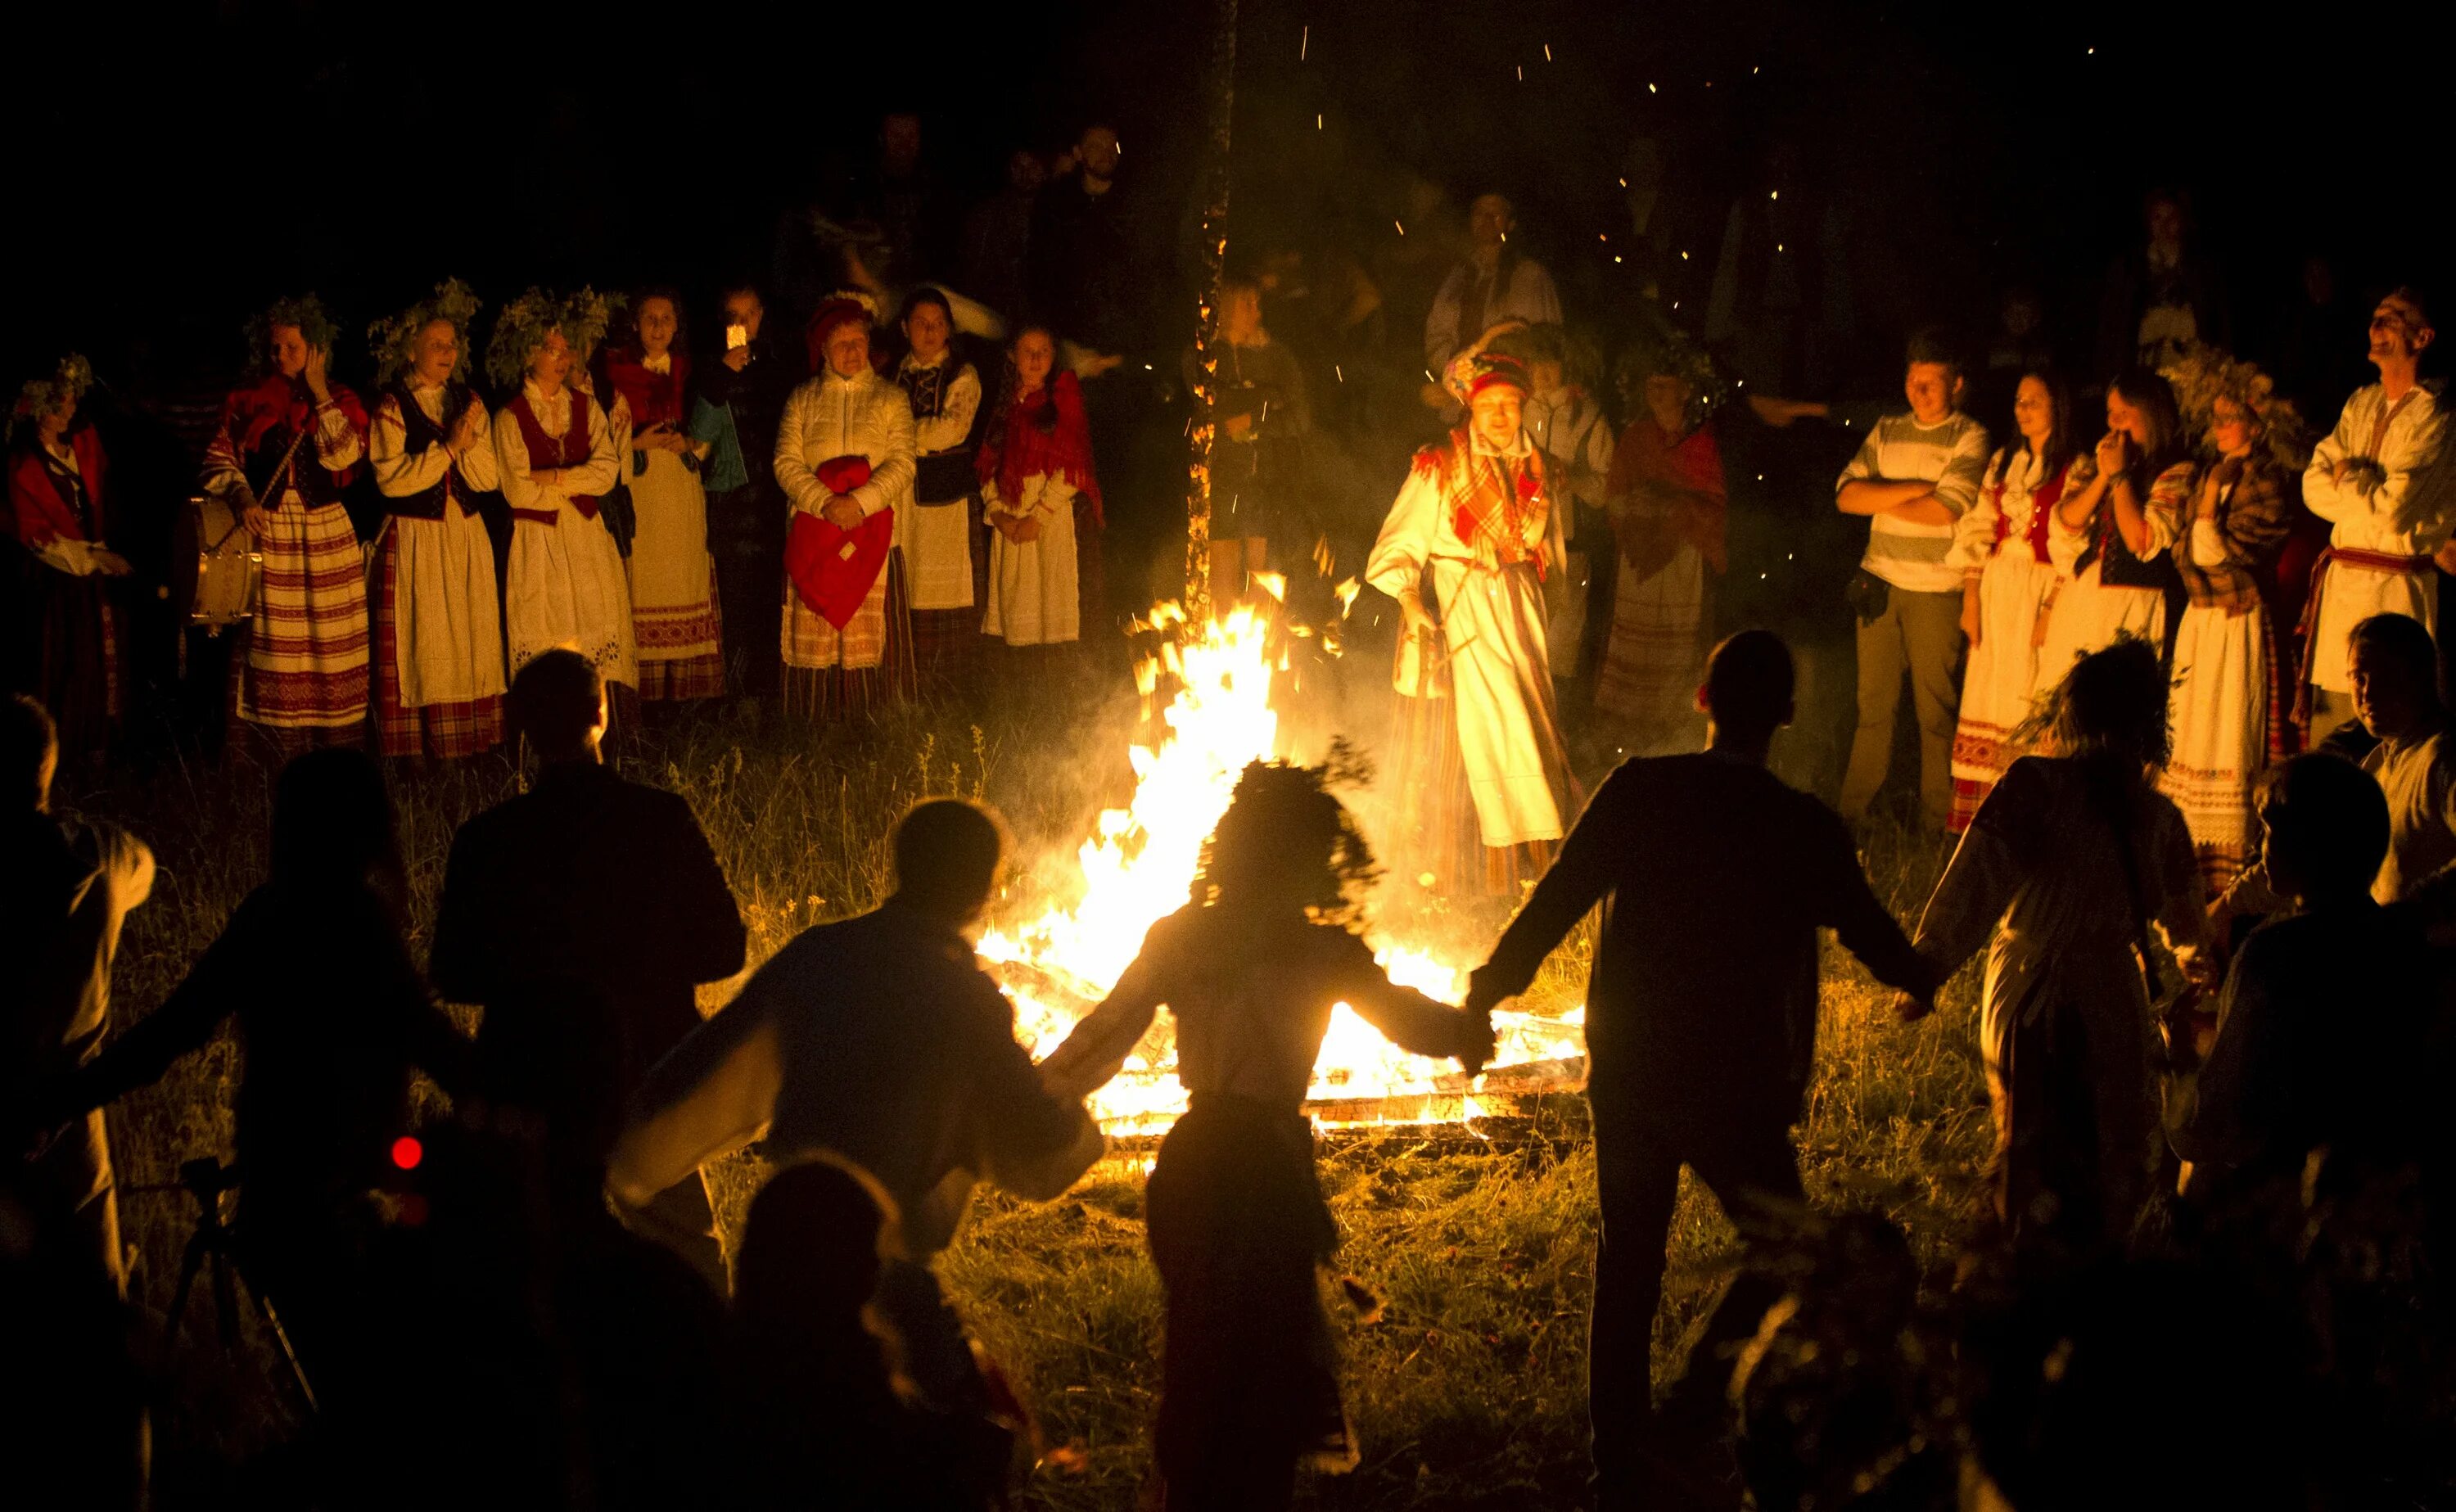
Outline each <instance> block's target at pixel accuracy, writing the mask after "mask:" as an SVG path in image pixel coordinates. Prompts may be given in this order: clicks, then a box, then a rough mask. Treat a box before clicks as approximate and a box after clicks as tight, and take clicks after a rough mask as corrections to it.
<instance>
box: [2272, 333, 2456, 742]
mask: <svg viewBox="0 0 2456 1512" xmlns="http://www.w3.org/2000/svg"><path fill="white" fill-rule="evenodd" d="M2437 335H2438V333H2437V331H2435V330H2434V329H2433V328H2432V326H2431V323H2430V312H2429V310H2428V309H2427V307H2425V304H2424V303H2423V300H2422V297H2421V296H2419V295H2418V294H2416V293H2415V292H2414V291H2413V290H2412V289H2410V288H2400V289H2397V290H2394V291H2392V292H2391V293H2390V294H2388V296H2386V297H2385V298H2384V299H2382V300H2380V302H2379V307H2378V308H2377V309H2375V310H2373V311H2372V312H2371V325H2370V359H2371V364H2372V366H2374V367H2376V368H2378V369H2379V375H2380V380H2379V381H2378V382H2377V383H2374V384H2372V385H2371V386H2370V387H2368V388H2365V389H2363V390H2361V391H2359V392H2357V393H2356V394H2355V395H2354V397H2353V398H2349V399H2347V400H2346V401H2345V410H2344V413H2343V415H2342V416H2340V417H2339V418H2338V420H2337V428H2336V429H2335V430H2334V431H2332V432H2331V433H2329V436H2328V438H2327V439H2325V440H2323V441H2322V442H2321V443H2320V444H2319V446H2318V447H2317V448H2316V449H2315V450H2314V451H2313V452H2312V453H2311V465H2310V466H2309V467H2308V468H2307V469H2305V470H2304V472H2303V503H2305V504H2306V505H2308V506H2309V507H2310V510H2311V513H2313V514H2315V515H2317V516H2319V517H2320V518H2321V519H2323V520H2324V521H2328V522H2329V525H2330V526H2331V527H2332V528H2331V529H2330V530H2329V533H2328V550H2327V551H2326V553H2325V554H2323V556H2322V557H2321V559H2320V565H2319V567H2318V569H2317V570H2316V571H2315V573H2314V574H2313V582H2312V586H2311V598H2310V602H2309V603H2308V605H2307V606H2306V607H2305V608H2304V610H2303V671H2302V676H2301V679H2300V683H2299V686H2298V694H2299V696H2298V697H2297V699H2296V703H2295V716H2296V719H2297V721H2298V722H2299V723H2301V724H2303V726H2304V730H2305V734H2306V742H2307V743H2317V742H2319V741H2321V740H2324V739H2326V738H2327V736H2328V734H2329V732H2330V731H2332V730H2334V729H2335V728H2336V727H2337V726H2338V725H2343V724H2344V723H2345V722H2346V721H2347V720H2349V719H2351V718H2353V717H2354V716H2353V681H2352V672H2351V670H2350V669H2349V668H2348V666H2347V664H2346V660H2345V646H2346V643H2347V641H2348V639H2349V638H2350V637H2351V636H2352V634H2353V628H2354V626H2355V625H2356V624H2358V623H2362V622H2363V621H2364V620H2366V619H2368V618H2369V617H2370V616H2372V615H2374V614H2402V615H2405V616H2407V617H2408V618H2411V619H2414V620H2418V621H2420V622H2421V623H2422V624H2423V625H2424V626H2425V628H2427V629H2429V630H2431V631H2432V632H2433V634H2436V633H2437V630H2438V623H2439V614H2438V609H2439V604H2438V586H2439V583H2438V578H2437V576H2436V574H2434V573H2433V572H2432V570H2431V558H2432V556H2433V555H2434V554H2435V553H2437V552H2438V551H2439V549H2440V548H2441V547H2443V546H2445V545H2446V544H2447V538H2448V532H2449V528H2450V526H2451V525H2456V488H2451V487H2450V483H2449V476H2448V475H2449V468H2448V459H2447V444H2446V438H2447V409H2446V403H2445V402H2444V401H2443V400H2442V398H2441V397H2440V394H2439V391H2438V385H2436V384H2431V383H2425V382H2423V381H2422V380H2421V377H2420V374H2419V372H2418V371H2417V369H2418V367H2419V364H2420V363H2421V360H2422V355H2423V353H2425V352H2426V351H2428V350H2429V349H2430V344H2431V342H2432V341H2433V340H2434V339H2435V338H2436V337H2437Z"/></svg>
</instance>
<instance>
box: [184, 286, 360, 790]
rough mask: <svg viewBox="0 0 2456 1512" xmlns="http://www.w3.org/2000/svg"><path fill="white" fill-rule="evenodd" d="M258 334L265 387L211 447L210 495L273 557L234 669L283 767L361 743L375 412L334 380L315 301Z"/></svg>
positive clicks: (250, 720)
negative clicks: (363, 497)
mask: <svg viewBox="0 0 2456 1512" xmlns="http://www.w3.org/2000/svg"><path fill="white" fill-rule="evenodd" d="M255 334H256V358H257V360H258V361H259V362H260V363H261V364H262V369H261V371H262V374H263V376H262V377H261V378H257V379H256V381H255V382H254V383H251V384H249V385H248V386H247V387H245V388H242V389H237V390H235V391H234V392H233V393H232V394H231V395H230V397H229V398H226V399H224V400H223V401H222V419H221V427H220V429H219V430H218V431H216V432H215V436H214V439H213V443H212V445H210V446H209V447H207V448H206V450H205V476H204V489H205V492H207V493H209V494H214V495H217V496H219V497H221V498H222V499H224V500H226V501H229V503H230V504H231V505H232V506H233V507H234V508H235V510H236V511H237V512H238V514H239V515H240V517H241V518H242V519H243V520H245V521H246V522H247V527H248V529H249V530H250V531H251V532H253V533H254V535H255V537H256V549H257V550H258V551H260V552H262V553H263V555H264V576H263V581H262V585H261V586H260V587H259V588H258V589H257V591H256V604H255V617H254V619H253V620H252V621H251V622H250V623H249V625H248V632H247V641H246V644H245V647H244V650H243V651H242V652H241V653H238V654H235V655H234V656H233V657H232V659H231V660H232V668H231V671H232V678H231V684H232V685H231V694H232V705H231V712H232V715H233V717H234V718H235V720H236V721H238V722H241V723H243V724H246V725H254V726H256V728H257V729H259V730H262V731H263V732H264V733H265V735H266V736H268V737H269V738H270V739H271V741H272V743H273V745H274V746H275V748H276V751H277V753H278V754H280V755H282V756H285V757H287V756H291V755H296V754H297V753H298V752H300V751H303V750H306V749H309V748H311V747H314V746H363V745H365V744H366V723H367V659H368V658H367V653H368V644H369V635H368V625H367V583H366V577H367V574H366V563H365V561H364V559H363V557H362V556H361V555H360V553H359V550H358V530H357V528H356V527H355V526H353V525H352V524H351V523H350V515H349V511H348V510H347V509H345V508H343V507H342V504H341V496H342V491H343V490H344V489H346V488H347V487H348V486H349V483H350V480H352V479H353V478H354V477H356V476H357V473H358V464H359V462H360V461H361V460H364V458H365V457H366V449H367V412H366V407H365V406H364V405H362V404H360V403H359V402H358V395H356V394H354V393H352V392H351V391H350V390H349V389H347V388H345V387H343V386H342V385H341V384H338V383H335V382H332V381H331V380H329V379H328V378H326V376H325V365H326V363H327V362H328V361H329V360H330V358H331V357H332V352H333V323H332V321H331V320H329V319H327V318H326V317H325V315H324V307H323V305H322V304H321V303H319V302H318V301H317V298H316V296H314V295H312V294H311V295H306V296H301V297H299V298H296V299H283V300H280V301H278V302H276V304H275V305H274V306H273V307H272V308H271V309H270V310H267V311H266V312H265V313H264V314H263V315H262V316H259V317H257V318H256V326H255Z"/></svg>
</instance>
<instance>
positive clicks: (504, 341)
mask: <svg viewBox="0 0 2456 1512" xmlns="http://www.w3.org/2000/svg"><path fill="white" fill-rule="evenodd" d="M623 305H624V298H623V296H621V295H619V294H600V293H598V292H597V291H596V290H595V289H592V288H589V287H587V286H585V285H583V286H582V288H581V290H580V292H579V293H578V294H573V295H556V294H552V293H549V292H547V291H545V290H542V289H538V288H535V287H532V288H530V289H529V291H528V292H527V293H525V294H523V295H522V296H520V297H519V298H517V299H515V300H513V301H512V302H511V303H510V304H507V305H505V306H504V307H503V313H502V314H501V315H500V316H498V317H495V335H494V338H493V339H492V340H489V341H488V342H487V343H486V376H487V377H488V378H492V379H494V380H495V382H496V383H497V384H498V385H500V386H501V387H502V388H504V389H517V388H519V387H520V386H521V382H522V379H523V378H527V376H528V371H529V358H531V357H533V356H535V355H536V353H537V349H538V348H539V347H542V346H543V345H545V338H546V337H547V336H548V335H550V334H552V333H553V332H556V331H560V332H562V333H563V340H564V342H565V343H567V344H568V345H569V346H570V348H571V355H572V358H573V359H574V360H575V361H583V360H585V359H586V358H587V356H588V354H589V353H590V352H592V351H594V350H596V347H597V344H598V343H599V342H600V341H603V340H604V339H605V328H606V327H607V326H608V325H610V324H612V323H613V319H614V315H615V312H617V311H619V310H621V309H622V308H623Z"/></svg>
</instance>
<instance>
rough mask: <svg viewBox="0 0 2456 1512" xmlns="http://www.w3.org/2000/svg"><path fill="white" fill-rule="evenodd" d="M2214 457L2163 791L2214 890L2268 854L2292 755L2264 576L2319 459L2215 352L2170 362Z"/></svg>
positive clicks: (2239, 368)
mask: <svg viewBox="0 0 2456 1512" xmlns="http://www.w3.org/2000/svg"><path fill="white" fill-rule="evenodd" d="M2167 371H2168V372H2169V373H2170V374H2172V375H2173V376H2174V377H2175V378H2176V379H2177V385H2178V387H2180V389H2182V391H2183V392H2184V394H2185V395H2186V396H2187V401H2186V405H2185V408H2186V413H2187V414H2188V416H2189V418H2190V419H2191V420H2192V421H2193V422H2194V424H2195V425H2196V426H2200V427H2205V428H2206V430H2207V433H2208V443H2207V450H2208V451H2210V452H2211V453H2214V454H2215V460H2214V461H2213V462H2212V463H2211V465H2210V466H2209V468H2208V469H2207V471H2206V472H2205V473H2203V474H2202V476H2201V479H2200V486H2199V487H2197V488H2195V489H2194V490H2193V491H2192V499H2191V503H2190V505H2189V507H2188V509H2187V511H2186V514H2185V517H2184V526H2183V534H2182V536H2181V537H2180V539H2179V540H2178V541H2176V543H2175V568H2176V571H2177V572H2178V573H2179V574H2180V577H2181V578H2182V581H2183V592H2184V594H2185V596H2186V597H2187V598H2188V599H2189V601H2190V602H2189V603H2188V604H2186V606H2185V607H2184V609H2183V613H2182V618H2181V619H2180V621H2179V622H2178V623H2177V624H2176V628H2175V690H2174V697H2173V702H2172V705H2171V707H2170V718H2171V720H2172V723H2173V725H2174V727H2175V755H2174V759H2173V760H2172V761H2170V762H2168V763H2167V764H2166V770H2165V774H2164V775H2163V776H2161V777H2160V778H2159V783H2158V786H2159V790H2160V791H2162V792H2164V793H2165V795H2166V796H2167V797H2169V798H2171V799H2173V800H2174V801H2175V807H2178V808H2180V809H2181V810H2182V811H2183V822H2184V823H2185V824H2187V825H2189V826H2191V829H2192V849H2193V851H2194V852H2195V853H2196V854H2197V855H2198V856H2199V858H2200V882H2201V885H2202V886H2203V887H2204V888H2205V889H2207V891H2208V895H2209V896H2210V897H2212V898H2214V897H2217V896H2219V895H2220V894H2221V893H2222V892H2224V891H2225V889H2227V888H2229V887H2231V886H2232V885H2233V883H2234V880H2235V878H2236V877H2238V876H2240V875H2241V874H2242V872H2243V870H2244V869H2245V868H2248V867H2250V866H2252V865H2253V864H2254V863H2255V862H2256V861H2257V860H2258V858H2259V855H2260V844H2261V834H2262V828H2261V824H2260V811H2259V807H2258V801H2257V798H2256V796H2255V790H2256V789H2257V788H2258V787H2259V784H2260V776H2261V773H2262V772H2263V771H2265V770H2266V769H2267V768H2268V767H2269V766H2271V765H2272V764H2274V763H2276V762H2279V761H2282V760H2283V759H2284V756H2285V731H2284V715H2285V712H2286V710H2285V707H2284V704H2283V697H2282V694H2283V688H2282V680H2281V679H2280V678H2279V677H2278V675H2277V674H2278V659H2277V639H2276V634H2275V626H2274V623H2273V622H2272V621H2271V620H2270V617H2269V613H2268V605H2267V603H2266V602H2265V601H2264V600H2263V599H2262V592H2261V590H2262V584H2264V583H2267V582H2273V581H2274V579H2275V576H2276V567H2277V554H2278V552H2279V550H2280V549H2282V547H2283V546H2284V544H2285V538H2286V536H2287V535H2288V534H2289V533H2290V531H2291V529H2292V526H2293V510H2294V504H2293V498H2292V494H2291V492H2290V486H2289V485H2290V480H2292V479H2294V478H2296V477H2298V476H2300V475H2301V473H2302V470H2303V462H2304V461H2305V460H2308V454H2307V451H2306V450H2305V449H2304V448H2303V445H2302V437H2301V435H2300V431H2301V426H2300V423H2299V419H2298V417H2296V415H2295V413H2294V408H2293V405H2292V404H2290V403H2289V402H2287V401H2286V400H2284V399H2282V398H2276V397H2275V395H2274V394H2273V392H2272V385H2271V384H2270V382H2269V379H2268V378H2267V377H2266V376H2265V375H2264V374H2262V372H2261V371H2260V370H2259V369H2258V368H2255V367H2253V366H2252V365H2251V364H2250V363H2248V362H2238V361H2235V360H2233V359H2232V358H2229V357H2227V356H2226V355H2225V354H2223V353H2221V352H2219V351H2216V350H2215V349H2213V348H2208V347H2200V348H2194V349H2191V350H2189V351H2187V352H2186V353H2185V354H2184V356H2183V357H2182V358H2180V360H2179V361H2178V362H2177V363H2176V365H2175V366H2173V367H2170V368H2169V369H2168V370H2167Z"/></svg>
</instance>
